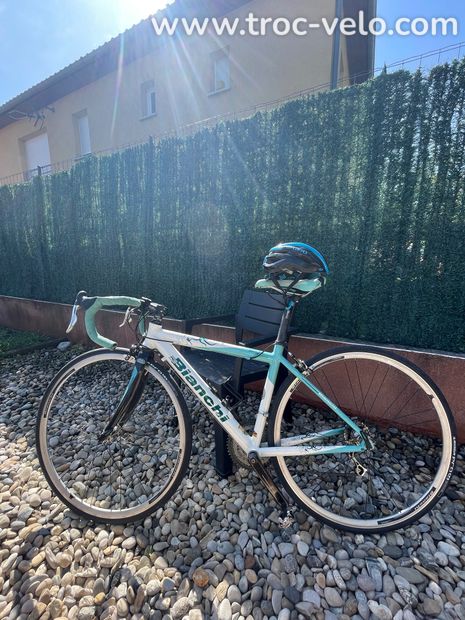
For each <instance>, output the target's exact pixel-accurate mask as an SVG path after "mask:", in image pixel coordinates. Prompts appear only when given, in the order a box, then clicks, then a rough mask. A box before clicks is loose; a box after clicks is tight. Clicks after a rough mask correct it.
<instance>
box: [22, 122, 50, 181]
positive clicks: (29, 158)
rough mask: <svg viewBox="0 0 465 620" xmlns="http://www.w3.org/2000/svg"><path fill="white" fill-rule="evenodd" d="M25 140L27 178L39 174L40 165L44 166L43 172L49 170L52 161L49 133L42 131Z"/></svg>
mask: <svg viewBox="0 0 465 620" xmlns="http://www.w3.org/2000/svg"><path fill="white" fill-rule="evenodd" d="M23 142H24V154H25V157H26V167H27V170H26V173H25V178H26V180H29V179H30V178H31V177H33V176H35V175H36V174H38V167H40V168H44V170H43V172H49V171H50V164H51V162H50V149H49V146H48V136H47V133H41V134H39V135H38V136H34V137H33V138H29V139H25V140H24V141H23Z"/></svg>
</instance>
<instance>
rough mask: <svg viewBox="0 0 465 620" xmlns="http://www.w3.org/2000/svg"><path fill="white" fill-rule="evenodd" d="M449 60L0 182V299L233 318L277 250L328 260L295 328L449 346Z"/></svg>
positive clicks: (463, 334) (462, 166) (452, 115)
mask: <svg viewBox="0 0 465 620" xmlns="http://www.w3.org/2000/svg"><path fill="white" fill-rule="evenodd" d="M464 98H465V64H464V63H463V62H455V63H453V64H451V65H444V66H439V67H436V68H435V69H434V70H432V71H431V72H430V73H429V74H428V75H426V76H425V75H422V74H421V73H419V72H418V73H415V74H411V73H408V72H399V73H395V74H392V75H388V74H383V75H381V76H380V77H378V78H377V79H375V80H372V81H370V82H368V83H366V84H363V85H361V86H356V87H352V88H348V89H343V90H338V91H334V92H330V93H324V94H320V95H318V96H316V97H309V98H303V99H298V100H295V101H291V102H289V103H286V104H285V105H282V106H281V107H278V108H276V109H274V110H272V111H267V112H261V113H258V114H256V115H255V116H253V117H251V118H248V119H245V120H237V121H231V122H224V123H220V124H218V125H216V126H215V127H214V128H211V129H204V130H202V131H199V132H198V133H195V134H194V135H191V136H188V137H185V138H169V139H165V140H163V141H161V142H157V143H156V142H153V141H150V142H148V143H146V144H144V145H141V146H137V147H133V148H128V149H126V150H124V151H121V152H119V153H116V154H113V155H110V156H107V157H101V158H96V157H90V158H87V159H85V160H83V161H82V162H80V163H78V164H77V165H75V166H74V167H73V168H72V169H71V170H70V171H68V172H62V173H59V174H55V175H51V176H46V177H42V178H35V179H34V180H33V181H32V182H31V183H27V184H22V185H15V186H4V187H1V188H0V214H1V215H0V244H1V245H0V259H1V289H0V292H1V293H2V294H6V295H16V296H22V297H31V298H37V299H48V300H54V301H63V302H70V301H72V300H73V298H74V295H75V293H76V291H78V290H79V289H83V288H84V289H86V290H87V291H89V292H90V293H92V294H100V295H104V294H123V293H124V294H128V295H136V296H143V295H145V296H150V297H152V298H153V299H155V300H156V301H159V302H162V303H164V304H166V305H167V306H168V308H169V312H170V315H171V316H177V317H193V316H201V315H204V314H212V313H213V314H218V313H221V312H223V311H225V312H228V313H229V312H230V311H231V310H232V309H234V308H237V306H238V302H239V299H240V296H241V294H242V291H243V290H244V288H245V287H248V286H250V285H253V283H254V282H255V280H256V279H258V278H259V277H260V276H261V274H262V269H261V261H262V258H263V256H264V255H265V254H266V251H267V250H268V248H270V246H272V245H273V244H275V243H276V242H278V241H281V240H285V241H293V240H298V241H305V242H309V243H311V244H313V245H314V246H316V247H317V248H318V249H319V250H320V251H321V252H322V253H323V254H324V255H325V256H326V258H327V261H328V263H329V265H330V268H331V271H332V275H331V277H330V279H329V282H328V285H327V287H326V288H325V289H324V290H323V291H319V292H317V293H315V295H314V296H312V297H311V298H309V299H308V300H305V301H304V302H303V303H302V304H301V308H300V313H299V315H298V324H299V327H300V328H301V329H302V330H304V331H306V332H323V333H326V334H328V335H335V336H340V337H350V338H357V339H362V340H368V341H376V342H385V343H403V344H407V345H416V346H421V347H432V348H439V349H447V350H453V351H465V249H464V240H465V174H464V172H465V122H464Z"/></svg>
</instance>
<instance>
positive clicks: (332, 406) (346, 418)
mask: <svg viewBox="0 0 465 620" xmlns="http://www.w3.org/2000/svg"><path fill="white" fill-rule="evenodd" d="M282 363H283V364H284V366H286V368H287V369H288V370H289V371H290V372H291V373H292V374H293V375H294V377H296V378H297V379H299V380H300V381H302V383H303V384H304V385H306V386H307V387H308V389H309V390H311V391H312V392H313V393H314V394H315V395H316V396H318V398H319V399H320V400H321V401H322V402H324V403H325V405H328V407H329V408H330V409H332V410H333V411H334V413H335V414H337V415H338V416H339V417H340V418H341V420H343V421H344V422H345V423H346V424H348V425H349V426H350V428H351V429H353V430H354V431H355V432H356V433H358V434H360V433H361V432H362V430H361V428H359V427H358V426H357V424H355V422H354V421H353V420H351V419H350V418H349V416H348V415H346V414H345V413H344V412H343V411H342V410H341V409H339V407H338V406H337V405H335V404H334V403H333V402H332V400H330V399H329V398H328V397H327V396H326V394H324V392H322V391H321V390H319V389H318V388H317V387H316V385H313V383H312V382H311V381H309V380H308V379H307V377H306V376H305V375H303V374H302V373H301V372H300V371H299V370H297V368H296V367H295V366H293V365H292V364H291V363H290V362H289V361H288V360H287V359H283V361H282Z"/></svg>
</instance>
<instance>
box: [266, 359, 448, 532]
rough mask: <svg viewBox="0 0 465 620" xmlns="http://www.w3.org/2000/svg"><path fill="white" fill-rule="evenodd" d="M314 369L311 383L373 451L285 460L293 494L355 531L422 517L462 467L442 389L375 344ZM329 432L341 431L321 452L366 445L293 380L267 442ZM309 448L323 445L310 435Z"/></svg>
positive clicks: (284, 389)
mask: <svg viewBox="0 0 465 620" xmlns="http://www.w3.org/2000/svg"><path fill="white" fill-rule="evenodd" d="M308 366H309V367H310V369H311V372H310V373H309V374H308V378H309V380H310V382H311V383H313V384H314V385H315V386H316V387H317V388H318V389H319V390H320V391H321V392H323V394H325V395H326V396H327V397H328V398H329V399H330V400H331V401H332V402H333V403H335V404H336V405H337V406H338V407H339V408H340V409H341V410H342V411H343V412H344V413H345V414H347V415H348V416H349V417H350V418H351V419H352V420H354V421H355V422H356V423H357V425H358V426H359V427H360V428H362V430H363V432H364V434H365V435H366V437H367V439H368V445H369V447H368V448H367V449H366V450H364V451H362V452H356V453H355V452H354V453H345V454H344V453H341V454H321V455H318V454H316V455H308V456H304V457H302V456H299V457H297V456H283V457H277V458H276V459H274V460H275V466H276V469H277V473H278V476H279V478H280V480H281V482H282V483H283V486H284V487H285V489H286V490H287V492H288V493H289V495H291V496H292V498H293V499H294V500H295V501H296V502H297V504H299V505H300V506H301V507H302V508H303V509H304V510H306V511H307V512H309V513H310V514H312V515H313V516H315V517H316V518H317V519H319V520H321V521H324V522H326V523H328V524H330V525H332V526H333V527H336V528H340V529H345V530H350V531H355V532H356V531H361V532H384V531H388V530H391V529H395V528H399V527H405V526H407V525H409V524H410V523H412V522H413V521H415V520H417V519H418V518H419V517H420V516H421V515H423V514H424V513H425V512H427V511H428V510H429V509H430V508H431V507H432V506H433V505H434V504H435V503H436V502H437V501H438V500H439V498H440V497H441V495H442V493H443V492H444V489H445V487H446V485H447V483H448V481H449V480H450V478H451V476H452V473H453V469H454V463H455V457H456V435H455V424H454V420H453V418H452V415H451V412H450V410H449V407H448V405H447V402H446V401H445V399H444V396H443V395H442V393H441V392H440V390H439V389H438V388H437V386H436V385H435V384H434V383H433V382H432V380H431V379H430V378H429V377H427V376H426V375H425V374H424V373H423V372H422V371H421V370H420V369H419V368H417V367H416V366H414V365H413V364H411V363H410V362H409V361H407V360H405V359H403V358H401V357H399V356H397V355H395V354H392V353H388V352H386V351H384V350H382V349H376V348H374V347H347V348H339V349H333V350H331V351H327V352H324V353H322V354H320V355H318V356H316V357H314V358H313V359H311V360H310V361H309V362H308ZM286 409H287V411H289V409H290V410H291V412H292V413H291V415H289V413H287V412H286V415H284V413H285V410H286ZM330 429H341V430H340V431H339V432H338V433H336V434H334V435H332V436H327V437H326V438H323V439H321V438H320V439H319V440H318V441H317V445H320V446H328V445H331V446H334V445H347V444H350V443H351V442H352V443H354V444H355V443H357V442H358V441H359V438H358V437H357V436H356V434H355V433H354V431H352V430H351V429H350V427H349V426H348V425H346V424H345V423H344V422H343V421H342V420H341V418H340V417H339V416H338V415H337V414H335V413H334V412H333V411H332V410H331V409H330V408H329V407H327V406H326V405H325V404H324V403H323V402H322V401H321V400H320V399H319V398H318V397H317V396H316V395H315V394H314V393H313V392H312V391H311V390H310V389H309V388H308V387H307V386H305V385H304V384H303V383H302V382H301V381H300V380H299V379H296V378H295V377H293V376H291V377H289V378H288V379H287V381H286V382H285V383H284V384H283V385H282V386H281V389H280V391H279V393H278V395H277V398H276V405H275V406H274V408H273V410H272V412H271V415H270V424H269V444H270V445H276V446H279V445H281V444H282V443H283V444H284V443H286V440H287V442H289V440H290V438H292V437H296V436H301V437H302V435H305V434H309V433H319V432H322V431H326V430H330ZM370 444H371V445H370ZM304 445H308V446H312V445H313V447H314V446H315V445H316V444H315V441H314V440H313V443H312V441H311V440H309V439H308V438H307V439H306V440H305V443H304Z"/></svg>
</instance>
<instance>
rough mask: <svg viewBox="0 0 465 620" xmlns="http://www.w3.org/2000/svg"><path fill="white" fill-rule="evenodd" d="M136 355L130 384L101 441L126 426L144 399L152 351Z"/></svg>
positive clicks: (140, 352) (101, 436) (100, 438)
mask: <svg viewBox="0 0 465 620" xmlns="http://www.w3.org/2000/svg"><path fill="white" fill-rule="evenodd" d="M136 355H137V357H136V363H135V365H134V369H133V371H132V374H131V377H130V379H129V383H128V385H127V386H126V389H125V390H124V394H123V396H122V398H121V400H120V402H119V404H118V406H117V407H116V409H115V411H114V413H113V415H112V416H111V418H110V420H109V421H108V423H107V425H106V426H105V428H104V429H103V433H102V434H101V435H99V437H98V439H99V441H103V440H104V439H106V438H107V437H109V436H110V435H111V433H112V432H113V431H114V429H115V428H116V427H117V426H120V427H121V426H124V424H125V423H126V422H127V421H128V420H129V418H130V416H131V414H132V412H133V411H134V409H135V408H136V407H137V405H138V404H139V402H140V399H141V398H142V394H143V393H144V389H145V386H146V384H147V379H148V372H147V370H146V369H145V365H146V364H147V361H148V358H149V355H150V351H139V352H137V354H136Z"/></svg>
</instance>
